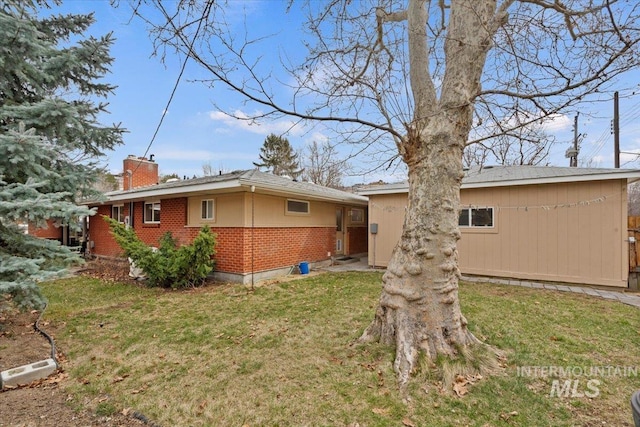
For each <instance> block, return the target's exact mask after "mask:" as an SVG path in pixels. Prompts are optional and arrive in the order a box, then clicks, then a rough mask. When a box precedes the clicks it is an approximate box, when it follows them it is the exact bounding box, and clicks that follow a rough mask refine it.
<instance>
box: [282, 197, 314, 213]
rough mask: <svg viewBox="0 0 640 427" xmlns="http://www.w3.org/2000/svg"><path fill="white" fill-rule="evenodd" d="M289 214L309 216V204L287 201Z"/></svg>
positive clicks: (299, 201) (300, 201)
mask: <svg viewBox="0 0 640 427" xmlns="http://www.w3.org/2000/svg"><path fill="white" fill-rule="evenodd" d="M287 213H288V214H295V215H300V214H302V215H307V214H309V202H307V201H305V200H293V199H287Z"/></svg>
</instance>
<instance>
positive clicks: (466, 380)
mask: <svg viewBox="0 0 640 427" xmlns="http://www.w3.org/2000/svg"><path fill="white" fill-rule="evenodd" d="M481 379H482V375H480V374H478V375H466V376H463V375H458V376H456V379H455V381H454V383H453V391H454V393H455V394H456V395H457V396H458V397H462V396H464V395H465V394H467V393H468V392H469V388H468V386H469V385H472V384H474V383H476V382H478V381H480V380H481Z"/></svg>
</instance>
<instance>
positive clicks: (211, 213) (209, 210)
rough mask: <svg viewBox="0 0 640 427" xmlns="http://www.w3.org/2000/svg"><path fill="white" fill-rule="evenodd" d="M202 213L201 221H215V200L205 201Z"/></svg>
mask: <svg viewBox="0 0 640 427" xmlns="http://www.w3.org/2000/svg"><path fill="white" fill-rule="evenodd" d="M201 205H202V211H201V212H202V213H201V216H200V218H201V219H206V220H209V221H213V220H214V219H216V216H215V206H216V205H215V203H214V201H213V199H208V200H203V201H202V203H201Z"/></svg>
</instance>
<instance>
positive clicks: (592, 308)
mask: <svg viewBox="0 0 640 427" xmlns="http://www.w3.org/2000/svg"><path fill="white" fill-rule="evenodd" d="M380 283H381V281H380V273H340V274H323V275H319V276H313V277H307V278H304V279H302V280H295V281H288V282H281V283H271V284H269V285H268V286H261V287H258V288H257V289H256V290H255V291H254V292H249V291H248V290H247V289H246V287H243V286H240V285H224V286H211V287H208V288H205V289H199V290H195V291H180V292H179V291H162V290H158V289H145V288H139V287H134V286H131V285H123V284H117V283H105V282H100V281H97V280H90V279H87V278H75V279H69V280H64V281H58V282H53V283H49V284H46V285H45V287H44V292H45V294H46V295H47V296H48V298H49V300H50V307H49V309H48V311H47V313H46V318H47V319H48V320H49V321H51V322H52V324H53V325H54V326H55V327H56V328H57V334H56V339H57V341H58V346H59V347H60V348H61V349H63V350H64V351H65V352H66V354H67V357H68V363H67V364H66V369H67V371H68V372H69V373H70V375H71V378H72V381H70V382H71V385H70V387H69V392H70V393H72V394H73V396H75V399H76V402H77V403H78V404H82V405H88V406H91V407H95V408H97V409H100V410H102V411H107V410H118V411H120V410H122V409H124V408H134V409H135V410H137V411H140V412H141V413H143V414H145V415H146V416H147V417H149V418H150V419H152V420H154V421H156V422H158V423H159V424H160V425H191V426H197V425H202V426H205V425H220V426H242V425H250V426H262V425H266V426H271V425H274V426H275V425H279V426H302V425H310V426H318V425H327V426H356V425H359V426H387V425H403V424H404V425H415V426H447V425H451V426H454V425H473V426H476V425H477V426H484V425H491V426H494V425H522V426H529V425H537V426H557V425H567V426H569V425H576V424H578V425H591V424H590V423H591V422H593V421H594V420H596V419H597V420H599V421H600V420H605V421H606V422H607V423H608V424H609V425H625V423H627V424H626V425H631V418H630V411H628V410H626V409H624V408H628V403H627V402H628V396H630V393H631V391H632V390H633V389H634V387H640V384H639V383H638V378H628V377H625V378H621V377H615V378H606V379H603V384H602V385H601V388H600V390H601V394H600V396H598V397H597V398H593V399H588V398H587V399H585V398H579V399H572V398H556V397H553V398H550V397H549V391H550V384H551V381H552V380H551V379H550V378H530V377H523V376H518V375H516V368H517V367H518V366H551V365H559V364H562V365H575V364H579V365H580V366H588V365H603V364H615V365H625V366H629V365H635V366H640V359H639V357H640V356H638V354H637V351H635V350H633V349H637V348H638V345H639V344H640V340H639V338H640V334H639V331H638V327H637V325H638V324H640V316H639V313H640V311H638V310H634V309H632V308H630V307H626V306H623V305H621V304H616V303H611V302H607V301H602V300H596V299H591V298H585V297H582V296H579V295H568V294H559V293H553V292H548V291H537V290H530V289H522V288H514V287H504V286H502V287H501V286H495V285H482V284H464V285H463V286H462V287H461V299H462V305H463V311H464V313H465V315H466V316H467V317H468V319H469V320H470V322H471V326H472V328H473V329H474V332H475V333H476V334H477V335H479V336H480V337H482V338H483V339H485V340H486V341H487V342H489V343H491V344H492V345H494V346H497V347H499V348H502V349H504V350H507V351H508V352H509V353H508V354H509V355H508V357H509V359H508V363H509V366H508V367H507V369H506V370H505V373H504V374H503V375H499V376H495V377H492V378H488V379H483V380H482V381H479V382H477V383H476V384H475V385H469V389H470V392H469V393H468V394H466V395H465V396H464V397H463V398H459V397H456V396H455V395H452V394H451V393H449V394H441V393H439V392H438V391H437V387H434V385H436V383H437V382H438V378H435V377H433V375H432V374H429V373H420V374H419V375H418V377H417V378H416V381H414V383H413V385H412V389H411V393H412V395H413V397H414V398H413V401H412V403H411V404H410V405H405V404H403V403H402V396H400V395H399V393H398V390H397V387H396V381H395V376H394V373H393V371H392V366H391V365H392V361H393V351H392V349H389V348H385V347H384V346H381V345H367V346H362V347H354V346H352V345H351V343H352V342H353V341H354V340H355V339H356V338H357V337H358V336H359V335H360V334H361V332H362V330H363V329H364V328H365V327H366V326H367V324H368V323H369V322H370V320H371V319H372V317H373V312H374V309H375V306H376V304H377V300H378V297H379V292H380ZM633 325H635V326H633ZM425 386H427V387H425ZM610 407H611V408H613V407H616V408H617V409H616V410H615V411H614V410H611V409H607V408H610ZM621 408H623V409H621Z"/></svg>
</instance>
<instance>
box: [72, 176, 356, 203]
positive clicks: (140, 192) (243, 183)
mask: <svg viewBox="0 0 640 427" xmlns="http://www.w3.org/2000/svg"><path fill="white" fill-rule="evenodd" d="M251 186H254V187H256V188H261V189H263V190H265V191H270V190H271V191H277V192H282V193H284V194H285V195H286V194H290V195H292V196H298V197H301V196H303V197H305V198H313V199H316V200H323V201H332V202H342V203H353V204H362V205H363V206H366V205H367V204H368V202H369V200H368V198H367V197H365V196H361V195H358V194H352V195H350V196H349V197H347V196H345V197H335V196H332V195H327V194H322V193H318V192H314V193H311V192H309V191H305V190H304V189H293V188H290V187H287V186H283V185H274V184H267V185H265V184H264V182H262V181H260V180H259V179H251V178H242V177H240V178H236V179H232V180H229V181H222V182H214V183H211V182H208V183H204V184H194V185H182V186H178V187H171V188H153V187H149V188H137V189H134V190H131V191H127V192H119V194H114V195H110V194H109V193H107V194H105V196H106V197H107V198H106V200H103V201H88V202H85V203H83V204H85V205H97V204H103V205H104V204H109V203H111V202H125V201H133V200H141V199H151V198H155V199H158V198H165V199H166V198H168V197H167V196H181V195H182V196H185V197H188V196H189V194H191V193H200V192H203V191H216V190H227V189H233V188H237V189H238V190H239V191H241V190H243V189H244V190H245V191H247V190H249V189H250V187H251ZM337 191H339V190H337ZM347 194H348V193H347Z"/></svg>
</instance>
